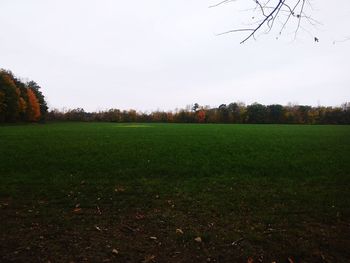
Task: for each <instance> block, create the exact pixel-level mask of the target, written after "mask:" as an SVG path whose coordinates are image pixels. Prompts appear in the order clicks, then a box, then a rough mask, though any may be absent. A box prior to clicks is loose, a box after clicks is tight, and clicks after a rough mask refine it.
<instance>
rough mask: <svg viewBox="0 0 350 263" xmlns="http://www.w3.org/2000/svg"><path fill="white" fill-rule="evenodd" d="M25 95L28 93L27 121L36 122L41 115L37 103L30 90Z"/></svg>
mask: <svg viewBox="0 0 350 263" xmlns="http://www.w3.org/2000/svg"><path fill="white" fill-rule="evenodd" d="M27 93H28V102H29V105H28V106H29V107H28V113H29V120H30V121H38V120H39V119H40V115H41V114H40V104H39V101H38V99H37V97H36V96H35V93H34V92H33V90H32V89H28V90H27Z"/></svg>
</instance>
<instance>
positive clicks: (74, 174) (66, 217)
mask: <svg viewBox="0 0 350 263" xmlns="http://www.w3.org/2000/svg"><path fill="white" fill-rule="evenodd" d="M0 222H1V224H0V262H49V261H50V262H70V261H73V262H247V258H248V257H249V256H252V257H254V259H255V261H254V262H272V261H276V262H286V260H287V258H288V257H293V258H294V261H295V262H350V126H297V125H295V126H292V125H289V126H288V125H196V124H194V125H185V124H147V125H146V124H139V125H135V124H130V125H129V124H112V123H58V124H46V125H13V126H11V125H10V126H0ZM198 237H200V239H201V240H199V239H198ZM195 239H197V241H196V240H195ZM199 241H201V242H199ZM113 249H116V250H118V253H116V251H114V253H112V250H113ZM259 260H261V261H259Z"/></svg>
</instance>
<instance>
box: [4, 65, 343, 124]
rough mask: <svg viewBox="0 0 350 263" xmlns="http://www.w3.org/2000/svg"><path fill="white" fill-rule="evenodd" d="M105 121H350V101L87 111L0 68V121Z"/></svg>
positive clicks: (262, 122) (292, 122) (333, 122)
mask: <svg viewBox="0 0 350 263" xmlns="http://www.w3.org/2000/svg"><path fill="white" fill-rule="evenodd" d="M46 120H48V121H86V122H88V121H101V122H102V121H103V122H120V123H121V122H164V123H251V124H350V102H347V103H344V104H342V105H341V106H339V107H325V106H317V107H312V106H308V105H292V104H289V105H285V106H282V105H279V104H272V105H262V104H260V103H253V104H250V105H245V104H244V103H241V102H232V103H230V104H221V105H220V106H219V107H209V106H201V105H199V104H198V103H195V104H193V105H191V106H187V107H186V108H184V109H177V110H175V111H159V110H157V111H153V112H140V111H136V110H132V109H131V110H120V109H109V110H104V111H98V112H86V111H85V110H84V109H82V108H76V109H71V110H58V109H51V110H50V111H48V107H47V103H46V101H45V97H44V95H43V94H42V92H41V87H40V86H39V85H38V84H37V83H36V82H34V81H27V82H23V81H21V80H20V79H19V78H18V77H16V76H15V75H14V74H13V73H12V72H11V71H8V70H4V69H0V123H1V122H16V121H27V122H38V121H46Z"/></svg>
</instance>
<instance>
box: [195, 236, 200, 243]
mask: <svg viewBox="0 0 350 263" xmlns="http://www.w3.org/2000/svg"><path fill="white" fill-rule="evenodd" d="M194 240H195V241H196V242H198V243H201V242H202V238H201V237H196V238H195V239H194Z"/></svg>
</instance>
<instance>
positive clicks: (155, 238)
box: [149, 237, 157, 240]
mask: <svg viewBox="0 0 350 263" xmlns="http://www.w3.org/2000/svg"><path fill="white" fill-rule="evenodd" d="M149 239H152V240H157V237H150V238H149Z"/></svg>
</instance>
